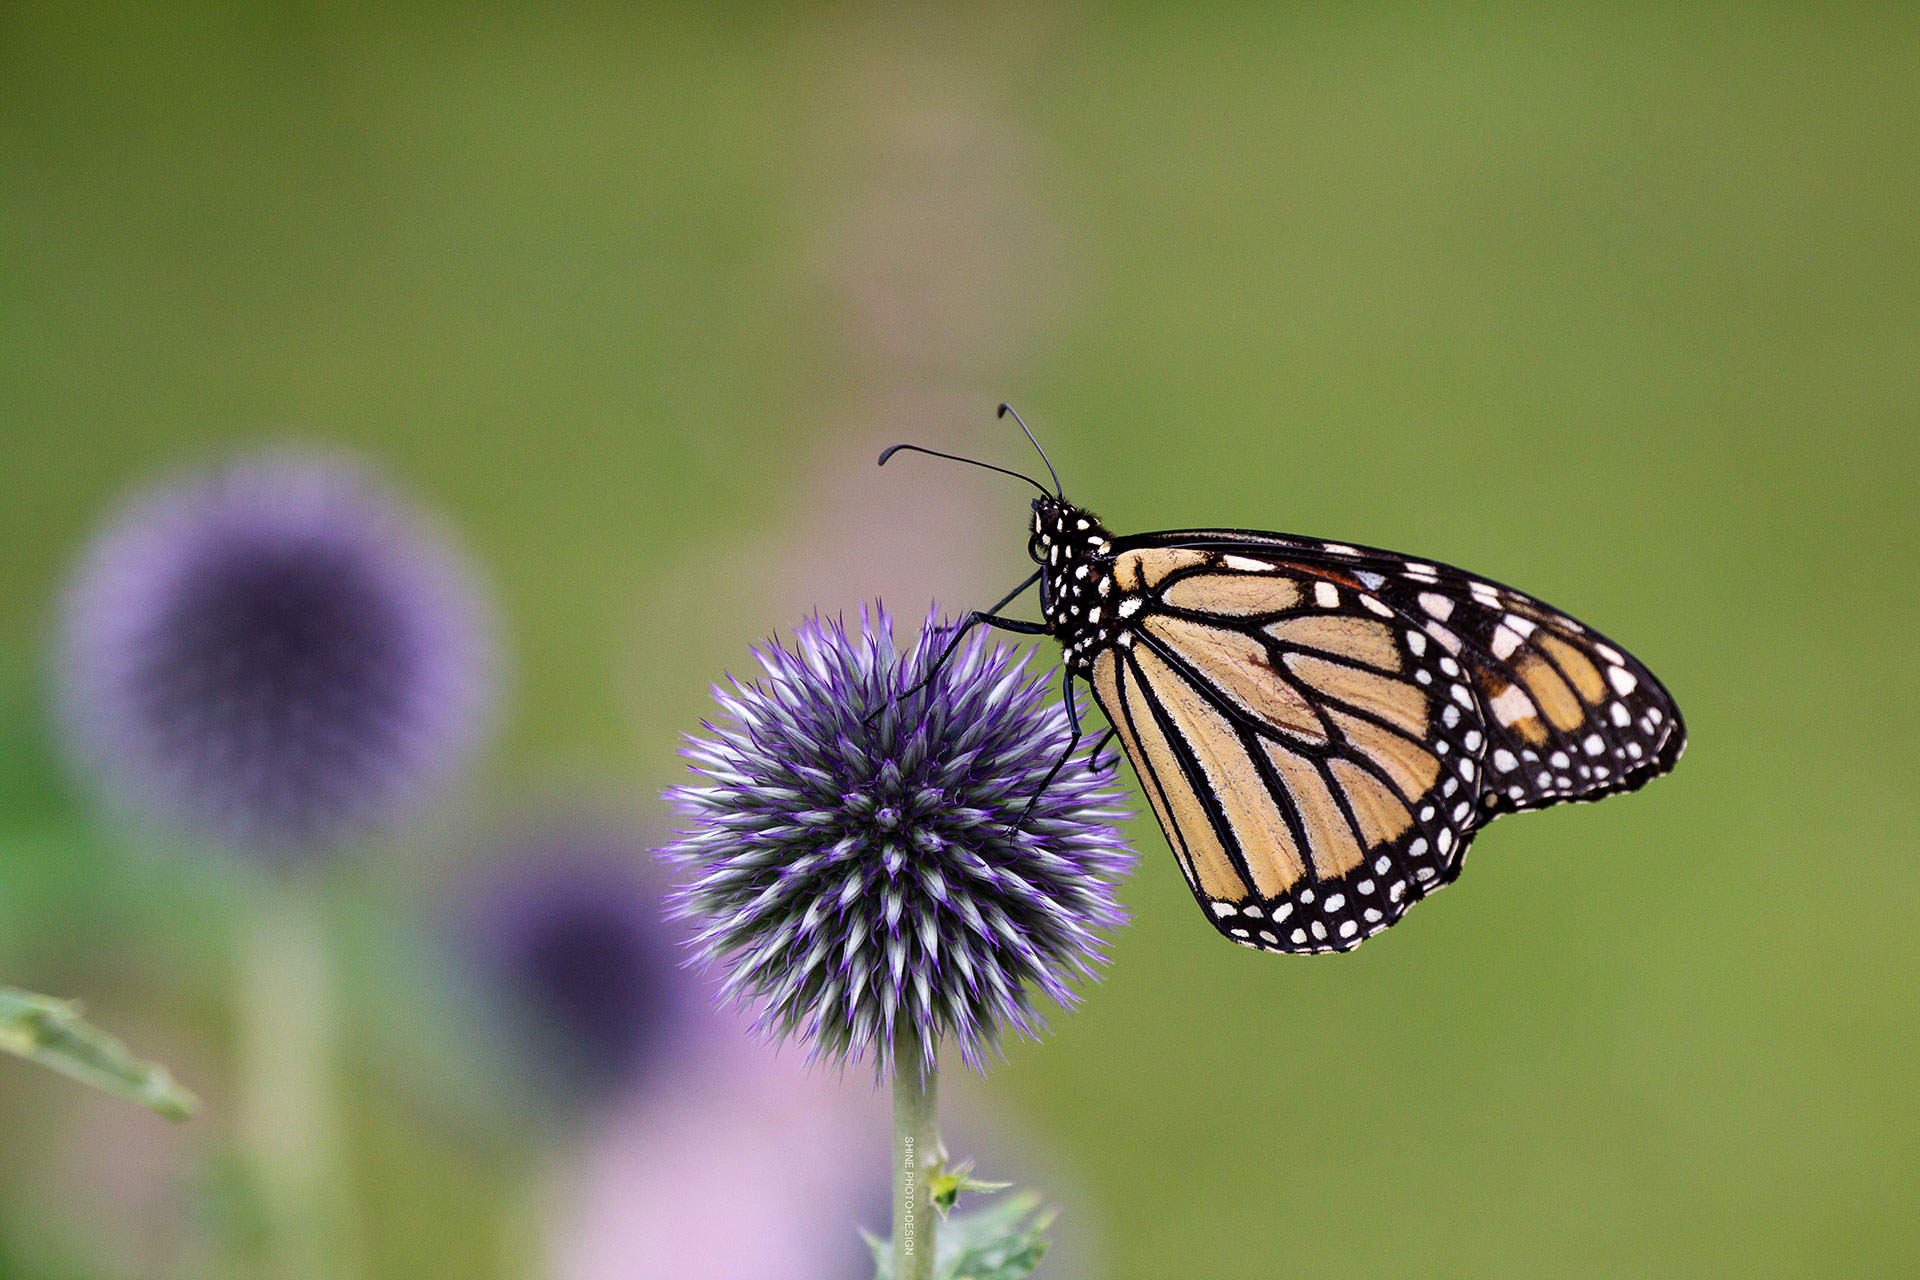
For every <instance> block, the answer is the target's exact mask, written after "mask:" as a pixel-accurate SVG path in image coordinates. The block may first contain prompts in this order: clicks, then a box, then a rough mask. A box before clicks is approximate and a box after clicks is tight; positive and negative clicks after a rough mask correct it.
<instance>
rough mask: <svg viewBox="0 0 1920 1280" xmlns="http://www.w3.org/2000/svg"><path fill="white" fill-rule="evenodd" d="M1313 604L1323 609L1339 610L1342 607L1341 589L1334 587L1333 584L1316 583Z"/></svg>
mask: <svg viewBox="0 0 1920 1280" xmlns="http://www.w3.org/2000/svg"><path fill="white" fill-rule="evenodd" d="M1313 602H1314V603H1315V604H1317V605H1319V606H1320V607H1321V608H1322V609H1338V608H1339V607H1340V588H1338V587H1336V586H1334V585H1333V584H1332V583H1331V582H1316V583H1314V584H1313Z"/></svg>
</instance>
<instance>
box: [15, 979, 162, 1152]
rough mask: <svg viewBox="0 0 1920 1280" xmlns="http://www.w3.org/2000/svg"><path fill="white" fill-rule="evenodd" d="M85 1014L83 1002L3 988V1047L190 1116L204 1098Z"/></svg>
mask: <svg viewBox="0 0 1920 1280" xmlns="http://www.w3.org/2000/svg"><path fill="white" fill-rule="evenodd" d="M80 1014H81V1008H80V1005H79V1004H77V1003H76V1002H74V1001H72V1000H56V999H54V998H53V997H52V996H41V995H35V994H34V993H33V992H31V991H21V990H18V989H17V988H14V987H0V1049H3V1050H5V1051H6V1052H8V1053H11V1054H15V1055H17V1056H19V1057H22V1058H26V1059H28V1060H30V1061H33V1062H37V1063H39V1064H40V1065H41V1066H43V1067H51V1068H53V1069H54V1070H55V1071H58V1072H61V1073H63V1074H65V1075H69V1076H72V1077H73V1078H74V1079H75V1080H78V1081H80V1082H81V1083H82V1084H88V1085H92V1086H93V1087H94V1088H96V1089H104V1090H105V1091H106V1092H108V1093H111V1094H115V1095H118V1096H119V1097H122V1098H125V1099H127V1100H128V1101H129V1102H137V1103H139V1104H140V1105H141V1106H143V1107H150V1108H152V1109H153V1110H155V1111H158V1112H159V1113H160V1114H161V1115H163V1116H166V1117H167V1118H168V1119H170V1120H185V1119H186V1118H187V1117H188V1116H190V1115H192V1114H193V1113H194V1111H195V1109H196V1108H198V1107H199V1105H200V1102H199V1099H197V1098H195V1097H194V1096H193V1095H192V1094H191V1093H189V1092H187V1090H185V1089H183V1088H181V1087H180V1086H179V1085H178V1084H176V1083H175V1082H174V1079H173V1077H172V1076H171V1075H169V1074H167V1069H166V1068H165V1067H163V1066H160V1065H159V1064H157V1063H152V1062H143V1061H141V1060H140V1059H139V1058H136V1057H134V1056H133V1054H131V1053H130V1052H128V1050H127V1046H125V1045H124V1044H121V1043H120V1041H118V1040H116V1039H115V1038H114V1037H112V1036H110V1035H108V1034H107V1033H106V1032H104V1031H102V1030H100V1029H99V1028H98V1027H94V1026H91V1025H90V1024H88V1023H87V1022H86V1021H85V1020H84V1019H83V1018H81V1016H80Z"/></svg>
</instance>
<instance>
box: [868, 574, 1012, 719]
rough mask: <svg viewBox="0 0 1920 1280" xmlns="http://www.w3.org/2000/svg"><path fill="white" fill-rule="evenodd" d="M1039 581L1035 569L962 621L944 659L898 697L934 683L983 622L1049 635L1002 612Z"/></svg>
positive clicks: (937, 660) (870, 716)
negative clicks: (968, 633)
mask: <svg viewBox="0 0 1920 1280" xmlns="http://www.w3.org/2000/svg"><path fill="white" fill-rule="evenodd" d="M1039 580H1040V570H1038V569H1035V570H1034V571H1033V574H1032V576H1031V577H1029V578H1028V579H1027V580H1026V581H1025V582H1022V583H1021V584H1020V585H1019V586H1017V587H1015V588H1014V589H1013V590H1011V591H1009V592H1007V594H1006V595H1004V596H1001V597H1000V599H998V600H996V601H994V603H993V604H992V605H990V606H989V607H987V608H985V609H975V610H974V611H973V612H972V613H969V614H968V615H967V616H966V617H965V618H963V619H961V621H960V625H959V627H958V628H957V629H955V631H954V633H953V635H952V636H951V637H950V638H949V639H948V640H947V647H946V648H944V649H942V650H941V651H940V656H939V657H938V658H935V659H934V661H933V665H932V666H930V667H928V668H927V673H926V674H925V675H924V676H921V677H920V679H918V680H916V681H915V682H914V684H913V687H912V688H910V689H905V690H902V691H901V693H900V694H899V695H898V696H899V697H901V698H906V697H910V696H912V695H913V694H916V693H918V692H920V691H921V690H922V689H924V688H926V687H927V686H928V685H929V684H931V683H932V682H933V678H934V677H935V676H937V675H939V674H940V668H942V667H944V666H946V665H947V659H949V658H951V657H952V656H953V651H954V650H955V649H958V648H959V647H960V641H962V640H963V639H965V638H966V634H967V632H969V631H971V630H973V629H974V628H975V627H977V626H979V625H980V624H981V623H985V624H986V625H988V626H990V627H998V628H999V629H1000V630H1002V631H1012V632H1016V633H1018V634H1020V635H1023V636H1041V635H1045V634H1046V633H1047V628H1046V625H1045V624H1044V623H1039V622H1028V621H1026V620H1025V619H1023V618H1003V617H1001V616H1000V615H999V612H998V611H999V610H1001V609H1004V608H1006V607H1007V606H1008V605H1010V604H1012V603H1013V602H1014V600H1015V599H1017V598H1018V597H1019V596H1020V594H1021V593H1022V592H1024V591H1025V590H1026V589H1027V588H1028V587H1031V586H1032V585H1033V584H1034V583H1036V582H1038V581H1039ZM879 714H880V709H879V708H878V707H876V708H875V709H874V710H873V711H871V712H869V713H868V715H867V720H868V722H872V720H873V718H874V717H875V716H877V715H879Z"/></svg>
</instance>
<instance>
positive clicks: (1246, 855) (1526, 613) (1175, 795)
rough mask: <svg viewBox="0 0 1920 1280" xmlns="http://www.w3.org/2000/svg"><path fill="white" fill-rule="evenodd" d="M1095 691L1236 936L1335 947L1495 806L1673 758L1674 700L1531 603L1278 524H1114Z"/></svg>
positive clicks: (1406, 896) (1583, 632) (1636, 772)
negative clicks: (1114, 609) (1289, 533)
mask: <svg viewBox="0 0 1920 1280" xmlns="http://www.w3.org/2000/svg"><path fill="white" fill-rule="evenodd" d="M1111 564H1112V569H1113V573H1114V576H1115V580H1116V582H1117V584H1118V586H1119V588H1120V592H1121V594H1120V596H1119V597H1118V600H1117V604H1118V607H1119V613H1120V617H1121V619H1122V620H1123V621H1125V622H1126V623H1127V624H1128V630H1127V632H1125V633H1123V634H1122V636H1121V637H1120V638H1119V640H1118V641H1117V642H1116V643H1115V644H1114V645H1112V646H1111V647H1110V648H1108V649H1105V650H1103V651H1102V652H1101V653H1100V654H1099V655H1098V657H1097V659H1096V661H1095V663H1094V665H1093V669H1092V684H1093V688H1094V694H1095V697H1096V698H1097V699H1098V701H1099V702H1100V705H1101V708H1102V710H1104V711H1105V712H1106V713H1107V717H1108V719H1109V720H1110V721H1111V722H1112V724H1113V725H1114V728H1115V730H1116V732H1117V734H1118V736H1119V738H1120V741H1121V744H1122V746H1123V747H1124V748H1125V750H1126V751H1127V754H1128V757H1129V759H1131V760H1132V761H1133V764H1134V767H1135V770H1136V772H1137V773H1138V774H1139V775H1140V779H1141V783H1142V786H1143V788H1144V789H1145V791H1146V793H1147V796H1148V800H1149V803H1150V804H1151V805H1152V806H1153V808H1154V811H1155V814H1156V816H1158V818H1159V819H1160V824H1161V826H1162V828H1163V829H1164V830H1165V831H1166V833H1167V838H1168V841H1169V843H1170V844H1171V845H1172V846H1173V849H1174V852H1175V854H1176V856H1177V857H1178V859H1179V861H1180V864H1181V867H1182V869H1183V871H1184V872H1185V873H1186V876H1187V881H1188V883H1189V885H1190V886H1191V887H1192V889H1193V892H1194V895H1195V897H1196V898H1197V899H1199V900H1200V902H1201V903H1202V905H1203V906H1204V907H1205V908H1206V910H1207V913H1208V916H1209V918H1210V919H1211V920H1212V921H1213V922H1214V924H1215V926H1216V927H1217V928H1218V929H1220V930H1221V932H1223V933H1225V934H1226V935H1227V936H1229V937H1230V938H1232V939H1233V940H1235V941H1237V942H1241V943H1244V944H1246V945H1249V946H1257V947H1262V948H1265V949H1269V950H1279V951H1329V950H1348V949H1351V948H1352V947H1354V946H1357V945H1359V943H1360V942H1362V941H1364V940H1365V939H1366V938H1368V937H1371V936H1372V935H1373V934H1375V933H1378V932H1379V931H1380V930H1382V929H1384V928H1386V927H1387V926H1388V925H1390V924H1392V923H1393V922H1394V921H1396V920H1398V919H1399V918H1400V916H1401V915H1403V914H1404V913H1405V912H1406V910H1407V908H1408V907H1409V906H1411V905H1412V904H1413V903H1414V902H1416V901H1418V900H1419V899H1420V898H1421V897H1424V896H1425V895H1426V894H1428V893H1430V892H1432V891H1433V890H1435V889H1437V888H1439V887H1440V886H1442V885H1444V884H1447V883H1449V882H1450V881H1451V880H1452V879H1453V878H1454V877H1455V876H1456V875H1458V874H1459V869H1460V864H1461V859H1462V857H1463V856H1464V855H1465V852H1466V848H1467V845H1468V843H1469V842H1470V841H1471V839H1472V837H1473V833H1474V832H1475V831H1476V830H1477V829H1478V828H1479V827H1480V826H1483V825H1484V824H1485V823H1486V822H1487V821H1489V820H1491V818H1493V817H1494V816H1497V815H1498V814H1500V813H1504V812H1513V811H1517V810H1520V809H1528V808H1538V807H1541V806H1543V805H1547V804H1552V803H1557V802H1559V801H1562V800H1589V799H1597V798H1599V797H1600V796H1603V795H1606V794H1610V793H1612V792H1614V791H1623V790H1631V789H1633V788H1635V787H1638V786H1640V785H1642V784H1644V783H1645V782H1646V781H1647V780H1649V779H1650V778H1652V777H1655V776H1657V775H1658V774H1660V773H1664V772H1666V771H1667V770H1668V769H1670V768H1671V767H1672V765H1673V763H1674V761H1675V760H1676V759H1678V756H1679V752H1680V749H1681V746H1682V745H1683V743H1684V728H1683V727H1682V724H1681V721H1680V717H1679V713H1678V710H1677V709H1676V708H1675V707H1674V705H1673V702H1672V699H1671V698H1670V697H1669V696H1668V695H1667V693H1666V690H1665V689H1664V688H1662V687H1661V686H1660V684H1659V682H1658V681H1657V680H1655V679H1654V678H1653V676H1652V674H1651V673H1650V672H1648V671H1647V670H1646V668H1645V667H1644V666H1642V665H1641V664H1639V663H1638V662H1637V661H1635V660H1634V659H1633V658H1632V657H1630V656H1629V655H1628V654H1626V652H1625V651H1624V650H1621V649H1620V648H1618V647H1617V646H1615V645H1613V644H1612V643H1611V642H1610V641H1608V640H1606V639H1605V638H1604V637H1602V636H1599V635H1598V634H1597V633H1595V632H1593V631H1592V630H1591V629H1589V628H1587V627H1585V626H1584V625H1583V624H1581V623H1579V622H1578V621H1576V620H1574V619H1572V618H1570V617H1568V616H1567V615H1565V614H1563V613H1560V612H1559V611H1557V610H1554V609H1552V608H1551V607H1549V606H1547V605H1545V604H1543V603H1542V602H1540V601H1538V600H1536V599H1534V598H1533V597H1531V596H1527V595H1525V594H1524V593H1521V592H1517V591H1514V590H1512V589H1511V588H1508V587H1504V586H1502V585H1500V584H1498V583H1494V582H1490V581H1488V580H1486V579H1483V578H1478V577H1475V576H1473V575H1471V574H1468V573H1465V572H1463V571H1461V570H1458V569H1453V568H1451V567H1448V566H1443V565H1438V564H1432V563H1429V562H1424V561H1410V560H1408V559H1407V558H1406V557H1403V556H1399V555H1396V554H1394V553H1392V552H1386V551H1379V550H1375V549H1372V548H1361V547H1353V546H1348V545H1346V544H1339V543H1322V542H1310V541H1307V540H1304V539H1295V538H1288V537H1285V536H1282V535H1277V534H1264V533H1251V532H1243V531H1237V530H1221V531H1214V530H1191V531H1180V532H1173V533H1162V534H1152V535H1146V536H1143V537H1138V538H1130V539H1121V540H1119V541H1118V542H1116V543H1115V544H1114V547H1113V549H1112V552H1111Z"/></svg>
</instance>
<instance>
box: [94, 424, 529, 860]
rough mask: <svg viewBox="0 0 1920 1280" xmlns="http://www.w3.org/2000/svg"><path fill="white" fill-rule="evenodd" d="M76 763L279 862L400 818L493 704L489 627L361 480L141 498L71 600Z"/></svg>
mask: <svg viewBox="0 0 1920 1280" xmlns="http://www.w3.org/2000/svg"><path fill="white" fill-rule="evenodd" d="M59 650H60V651H59V684H60V688H59V695H60V701H61V706H62V710H63V712H64V716H63V718H64V721H65V724H66V728H67V731H68V735H69V737H70V739H71V740H72V744H73V748H74V751H75V754H76V755H77V756H78V757H79V758H80V759H81V760H82V761H83V762H84V763H85V764H87V765H88V766H90V767H91V768H92V769H93V770H94V771H95V772H97V773H98V775H99V777H100V780H101V781H102V783H103V784H104V785H105V787H106V788H107V790H108V791H109V792H110V793H111V794H112V795H113V796H114V797H115V798H116V799H117V800H119V801H120V802H121V803H123V804H125V805H127V806H128V807H129V808H131V809H133V810H134V811H135V812H137V813H138V814H140V815H142V816H146V817H153V818H159V819H162V820H164V821H169V822H173V823H177V824H179V825H181V826H184V827H187V828H189V829H190V830H192V831H193V832H195V833H197V834H199V835H201V836H203V837H206V838H211V839H213V840H216V841H218V842H220V843H222V844H224V845H226V846H228V847H231V848H234V849H238V850H240V851H243V852H246V853H251V854H255V855H259V856H261V857H263V858H266V859H268V860H271V861H288V860H294V859H298V858H301V857H304V856H308V855H311V854H313V853H315V852H319V851H323V850H326V849H329V848H331V847H333V846H336V845H338V844H339V843H340V842H342V841H343V840H346V839H348V838H350V837H352V836H354V835H356V834H359V833H361V832H363V831H365V830H367V829H368V828H371V827H375V826H377V825H379V824H381V823H384V822H387V821H391V820H394V819H397V818H399V817H401V816H403V815H404V814H405V813H406V812H407V811H408V810H410V809H412V808H414V807H415V806H417V805H419V804H420V803H422V802H423V801H424V800H425V799H426V798H427V796H428V795H429V794H430V792H431V791H432V789H433V787H434V786H435V784H438V783H441V782H443V781H444V780H446V779H447V777H448V776H449V775H450V774H451V773H452V772H453V771H454V769H455V768H456V766H458V765H459V764H460V763H462V762H463V761H464V760H465V759H466V757H467V756H468V754H469V753H470V751H471V749H472V748H473V746H474V745H475V743H476V742H477V740H478V737H479V731H480V729H481V727H482V724H483V721H484V720H485V712H486V710H487V706H488V703H489V700H490V695H491V693H492V675H493V667H494V662H493V648H492V627H491V616H490V613H489V610H488V609H487V607H486V606H485V605H484V603H483V602H482V600H481V598H480V596H479V593H478V591H477V590H476V585H475V582H474V579H473V577H472V575H471V573H470V572H469V570H468V568H467V566H466V564H465V563H464V561H463V560H462V559H461V558H460V557H459V556H458V555H457V554H456V553H455V551H454V550H453V549H452V547H451V546H450V545H449V544H448V543H446V542H445V541H444V540H442V539H441V538H440V537H439V536H437V535H436V534H435V533H434V532H433V531H432V530H430V529H428V528H427V527H426V526H425V525H424V523H423V522H422V521H421V520H420V519H418V518H417V517H415V516H414V515H413V514H412V513H410V512H409V511H407V510H405V509H404V508H403V507H402V505H401V504H400V503H399V502H398V501H397V500H396V499H395V498H394V497H393V496H392V495H390V494H389V493H388V492H386V491H385V490H384V489H383V488H382V487H380V486H379V485H377V484H376V483H375V482H374V481H373V480H372V478H371V477H370V476H369V475H367V474H366V473H365V472H364V471H362V470H361V469H360V468H358V467H356V466H353V465H351V464H348V463H345V462H342V461H340V460H337V459H334V458H328V457H320V456H313V455H308V454H298V453H268V454H262V455H256V456H252V457H247V458H243V459H240V460H236V461H233V462H230V463H228V464H226V465H224V466H221V467H218V468H216V469H213V470H210V471H206V472H199V473H195V474H191V475H188V476H186V477H184V478H180V479H177V480H174V481H172V482H169V483H165V484H161V485H157V486H155V487H153V488H150V489H148V490H147V491H145V492H143V493H141V494H139V495H137V496H136V497H135V498H134V499H133V500H132V501H131V502H130V503H129V504H128V505H127V506H126V507H125V508H123V509H122V510H121V512H120V513H119V514H118V516H117V517H116V518H115V519H114V520H113V521H112V522H111V523H110V524H109V526H108V527H107V528H106V529H105V531H104V532H102V533H101V534H100V535H99V536H98V537H97V538H96V539H95V541H94V543H93V545H92V546H91V547H90V548H89V549H88V551H87V553H86V556H85V558H84V559H83V561H82V563H81V565H80V567H79V571H78V573H77V574H76V576H75V579H74V581H73V584H72V586H71V588H70V590H69V592H68V595H67V599H66V601H65V609H64V615H63V617H62V620H61V631H60V637H59Z"/></svg>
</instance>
